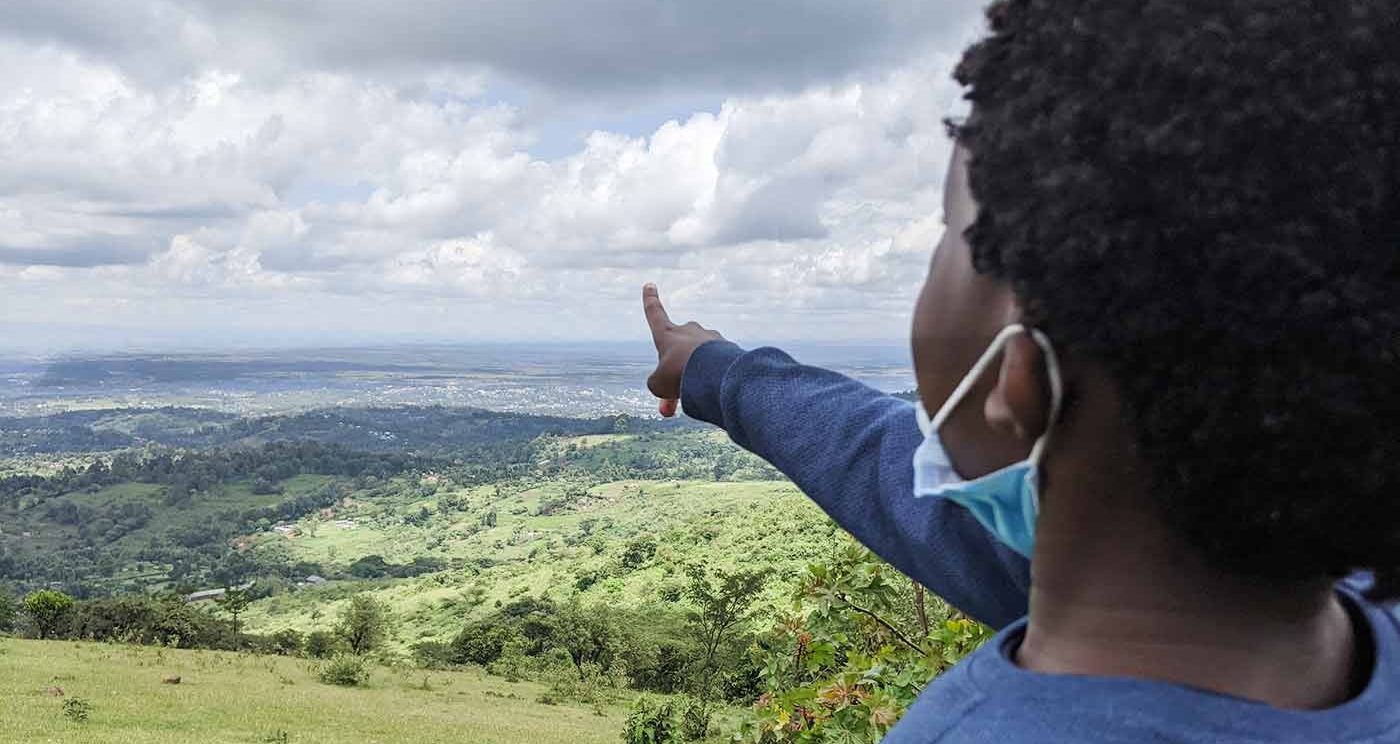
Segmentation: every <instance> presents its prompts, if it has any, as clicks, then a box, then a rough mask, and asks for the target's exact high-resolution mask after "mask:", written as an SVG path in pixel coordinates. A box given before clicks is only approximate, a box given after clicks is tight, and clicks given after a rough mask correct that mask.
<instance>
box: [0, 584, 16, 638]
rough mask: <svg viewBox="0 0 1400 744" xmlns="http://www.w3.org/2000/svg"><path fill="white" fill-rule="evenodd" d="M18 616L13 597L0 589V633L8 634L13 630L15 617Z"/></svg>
mask: <svg viewBox="0 0 1400 744" xmlns="http://www.w3.org/2000/svg"><path fill="white" fill-rule="evenodd" d="M18 614H19V609H18V608H17V607H16V606H15V599H14V597H11V596H10V594H9V592H6V591H5V590H4V589H0V633H9V632H10V631H12V630H14V629H15V616H16V615H18Z"/></svg>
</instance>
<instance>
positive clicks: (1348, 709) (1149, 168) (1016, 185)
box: [643, 0, 1400, 744]
mask: <svg viewBox="0 0 1400 744" xmlns="http://www.w3.org/2000/svg"><path fill="white" fill-rule="evenodd" d="M989 17H990V19H991V33H990V35H989V37H988V38H986V39H985V40H983V41H981V42H980V43H978V44H977V45H975V46H973V47H972V48H971V49H970V50H969V51H968V52H967V53H966V55H965V57H964V59H963V62H962V64H961V65H960V66H959V69H958V79H959V80H960V82H962V83H963V84H965V85H966V86H968V88H969V93H968V97H969V99H970V100H971V101H972V103H973V111H972V115H971V117H970V118H969V119H968V121H967V122H966V123H964V124H962V125H959V126H956V127H954V129H955V132H954V134H955V137H956V139H957V145H956V151H955V154H954V157H953V159H952V165H951V168H950V170H949V173H948V176H947V180H946V188H945V208H944V211H945V219H946V221H947V232H946V234H945V236H944V238H943V241H942V243H941V244H940V245H939V246H938V247H937V249H936V250H935V252H934V256H933V263H932V267H931V269H930V272H929V277H928V280H927V282H926V284H925V286H924V288H923V291H922V293H921V295H920V297H919V300H918V304H917V306H916V308H915V318H914V326H913V333H912V342H913V344H912V345H913V354H914V365H915V372H916V376H917V380H918V384H919V394H920V398H921V406H920V408H921V409H922V411H921V410H916V407H915V406H910V405H908V404H907V403H904V402H901V401H899V400H896V399H893V398H890V397H887V396H884V395H881V394H880V393H878V392H876V391H873V390H870V389H868V388H866V387H864V386H862V385H860V384H858V383H856V382H854V381H851V380H849V379H846V378H844V377H841V376H840V375H837V374H835V373H832V372H828V371H825V370H821V369H815V368H811V367H805V366H802V365H799V364H798V363H796V362H794V361H793V360H792V359H791V358H789V357H788V356H786V355H785V354H783V353H782V352H780V351H777V350H775V349H759V350H757V351H752V352H746V351H744V350H742V349H740V348H739V347H738V346H735V345H734V344H731V343H729V342H727V341H724V340H723V339H722V338H721V337H720V336H719V334H717V333H714V332H712V331H708V330H706V329H704V328H702V327H700V326H698V325H695V324H693V323H691V324H686V325H683V326H677V325H675V324H673V323H671V322H670V320H669V319H668V318H667V316H666V313H665V310H664V309H663V308H662V305H661V302H660V300H659V298H658V296H657V292H656V289H655V288H654V287H652V286H650V285H648V287H647V288H646V289H645V290H644V295H643V296H644V304H645V309H646V313H647V318H648V321H649V323H650V325H651V328H652V332H653V337H654V340H655V342H656V346H657V351H658V357H659V363H658V366H657V370H656V372H655V373H654V374H653V375H652V378H651V380H650V381H649V387H650V389H651V390H652V392H653V393H655V394H656V395H657V396H658V397H660V398H661V399H662V403H661V408H662V413H663V414H666V415H674V414H675V412H676V406H677V399H679V402H680V404H682V405H683V406H684V410H685V412H686V413H687V414H688V415H690V416H693V417H695V418H698V419H701V420H704V421H708V422H710V423H714V424H716V425H719V426H722V427H724V428H725V430H726V431H727V432H728V433H729V435H730V436H731V437H732V438H733V439H734V441H735V442H737V443H738V444H740V445H741V446H744V447H746V448H748V449H750V450H752V451H753V452H755V453H757V454H759V455H760V456H762V457H764V458H765V459H767V460H769V461H770V462H772V463H773V464H774V465H775V466H777V467H778V468H779V469H781V470H782V471H783V472H784V473H786V474H787V475H788V476H789V477H791V478H792V479H793V480H794V481H795V482H796V483H797V484H798V485H799V486H800V487H801V488H802V489H803V491H804V492H806V493H807V494H808V495H809V496H810V497H811V498H813V499H814V500H815V501H816V502H817V503H818V504H820V505H821V506H822V508H823V509H825V510H826V511H827V513H829V514H830V515H831V516H832V517H833V518H834V519H835V520H836V521H837V522H839V523H840V524H841V525H842V526H843V527H845V528H846V529H847V530H849V531H850V532H851V533H852V534H854V535H855V536H856V537H857V538H858V539H860V540H861V541H862V542H864V543H865V544H867V545H869V546H870V547H871V548H872V549H874V550H875V551H876V552H877V553H879V554H880V555H881V556H882V557H884V558H885V559H886V560H888V561H890V562H891V563H892V564H894V565H895V566H896V567H898V568H899V569H900V570H902V571H904V572H905V573H907V574H908V575H910V576H912V577H913V578H915V579H917V580H918V581H920V582H921V583H923V584H924V585H926V586H928V587H929V588H930V589H932V590H933V591H935V592H937V593H939V594H940V595H942V596H943V597H945V598H946V599H948V600H949V601H950V602H951V603H952V604H954V605H955V606H957V607H959V608H961V609H963V610H964V611H965V612H967V613H968V614H970V615H972V616H973V617H976V618H977V619H979V620H982V621H983V622H986V623H989V624H991V625H993V626H994V627H997V628H999V629H1000V630H1001V632H1000V633H999V635H998V636H997V637H996V639H995V640H994V641H992V642H990V643H988V644H987V645H986V646H984V647H983V648H982V649H980V650H979V651H977V652H975V653H974V654H972V655H971V656H970V657H969V658H967V659H966V660H964V662H963V663H962V664H960V665H958V666H957V667H956V668H954V669H953V670H951V671H949V672H948V673H946V674H945V675H943V676H942V677H940V678H938V679H936V680H934V681H933V682H932V683H931V684H930V685H929V687H928V688H927V690H926V691H925V693H924V694H923V695H922V696H921V698H920V699H919V700H918V701H917V702H916V703H915V704H914V705H913V706H912V707H911V708H910V710H909V711H908V713H907V714H906V716H905V718H904V720H903V721H901V722H900V724H899V725H898V726H896V728H895V729H894V730H893V731H892V732H891V733H890V735H889V737H888V738H887V741H890V742H935V741H937V742H997V743H998V744H1011V743H1013V742H1030V741H1035V742H1110V741H1112V742H1140V741H1180V742H1263V741H1280V742H1334V741H1335V742H1400V617H1397V615H1396V613H1395V612H1394V610H1393V608H1392V607H1391V605H1390V604H1389V602H1391V601H1393V600H1394V599H1396V598H1397V597H1400V386H1397V384H1396V380H1397V379H1400V106H1398V105H1397V104H1400V6H1397V5H1396V4H1395V3H1394V2H1393V0H1175V1H1174V2H1166V1H1164V0H1126V1H1125V0H1073V1H1067V0H1009V1H1004V2H998V3H996V4H994V5H993V6H992V8H991V10H990V11H989ZM923 411H927V412H928V413H932V414H934V415H932V416H929V415H926V414H924V413H923ZM935 412H936V413H935Z"/></svg>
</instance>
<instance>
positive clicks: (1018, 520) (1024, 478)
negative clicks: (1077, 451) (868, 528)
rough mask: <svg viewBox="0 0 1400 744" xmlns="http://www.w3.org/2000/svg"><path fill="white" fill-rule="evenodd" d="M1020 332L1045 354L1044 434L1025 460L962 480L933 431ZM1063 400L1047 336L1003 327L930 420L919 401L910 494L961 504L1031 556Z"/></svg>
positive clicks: (1020, 327) (1056, 363) (1022, 328)
mask: <svg viewBox="0 0 1400 744" xmlns="http://www.w3.org/2000/svg"><path fill="white" fill-rule="evenodd" d="M1022 333H1029V334H1030V337H1031V338H1032V339H1033V340H1034V341H1035V343H1036V345H1038V346H1039V347H1040V348H1041V350H1042V351H1043V352H1044V353H1045V371H1046V373H1047V374H1048V375H1049V377H1050V420H1049V422H1048V423H1047V424H1046V427H1045V433H1044V434H1042V435H1041V436H1040V439H1038V440H1037V441H1036V443H1035V446H1034V447H1032V448H1031V454H1030V457H1029V458H1027V459H1025V460H1023V461H1021V462H1018V463H1015V464H1013V465H1008V466H1007V467H1005V468H1002V469H1001V470H998V471H996V472H995V473H991V474H989V475H985V476H982V477H981V478H977V479H975V480H970V481H969V480H963V479H962V478H961V477H960V476H959V475H958V473H957V471H955V470H954V469H953V463H952V461H951V460H950V459H949V458H948V451H947V450H945V449H944V448H943V442H942V440H940V439H939V437H938V431H939V429H942V428H943V424H944V423H945V422H947V420H948V417H949V416H951V415H952V413H953V411H954V410H956V409H957V407H958V404H960V403H962V401H963V398H966V397H967V394H968V393H969V392H970V391H971V390H972V388H973V387H975V386H976V385H977V381H978V380H980V379H982V375H983V374H984V373H985V372H986V371H987V369H988V368H989V367H991V366H992V364H993V363H994V362H996V361H997V360H998V359H999V358H1000V357H1001V352H1002V349H1004V348H1006V344H1007V343H1008V342H1010V341H1011V339H1012V338H1014V337H1015V336H1017V335H1019V334H1022ZM1063 398H1064V383H1063V381H1062V380H1061V378H1060V363H1059V359H1058V358H1056V356H1055V347H1054V346H1052V345H1051V343H1050V339H1049V338H1047V337H1046V336H1045V334H1043V333H1041V332H1040V331H1037V330H1034V329H1028V328H1026V327H1025V326H1023V325H1019V324H1017V325H1011V326H1007V327H1006V328H1004V329H1002V331H1001V333H999V334H997V337H996V339H995V340H993V341H992V345H991V346H989V347H987V351H986V352H984V353H983V354H982V358H981V359H978V360H977V364H975V365H973V367H972V370H971V371H969V372H968V373H967V376H966V377H964V378H963V380H962V382H960V383H958V387H957V388H956V389H954V390H953V394H952V395H950V396H948V400H947V401H946V402H944V404H943V407H942V408H941V409H939V411H938V413H937V414H935V415H934V417H933V418H932V419H930V418H929V417H928V412H927V411H925V410H924V407H923V404H922V403H920V404H919V428H920V429H922V430H923V432H924V441H923V444H920V445H919V448H918V449H917V450H915V451H914V495H915V496H919V497H925V496H927V497H941V498H945V499H950V500H952V501H953V502H955V503H957V504H960V505H962V506H963V507H965V508H966V509H967V510H968V511H970V512H972V515H973V516H974V517H976V518H977V521H978V522H981V523H982V526H984V527H986V528H987V529H988V530H990V531H991V533H992V534H993V535H996V537H997V539H998V540H1000V541H1002V542H1003V543H1005V544H1006V545H1007V546H1008V547H1010V548H1011V549H1012V550H1015V551H1016V552H1018V553H1020V554H1021V555H1024V556H1026V557H1027V558H1029V557H1031V552H1032V550H1033V549H1034V547H1035V522H1036V518H1037V517H1038V516H1039V515H1040V493H1039V488H1038V485H1037V481H1038V480H1039V479H1040V461H1041V459H1042V458H1043V457H1044V456H1045V448H1046V447H1047V446H1048V445H1049V443H1050V430H1051V428H1052V427H1054V425H1055V422H1056V421H1057V420H1058V419H1059V415H1060V403H1061V402H1062V400H1063Z"/></svg>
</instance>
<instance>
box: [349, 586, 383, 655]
mask: <svg viewBox="0 0 1400 744" xmlns="http://www.w3.org/2000/svg"><path fill="white" fill-rule="evenodd" d="M389 623H390V615H389V608H388V606H387V605H385V604H384V603H383V602H381V601H379V600H377V599H375V598H374V597H371V596H369V595H368V594H356V595H355V596H353V597H351V598H350V603H349V604H348V605H346V607H345V609H343V610H341V612H340V623H339V624H338V625H336V633H337V634H338V635H339V636H340V638H341V639H342V640H344V641H345V645H346V646H348V647H349V648H350V652H351V653H353V654H367V653H369V652H371V651H374V650H375V649H377V648H379V647H380V646H381V645H383V643H384V639H385V637H387V636H388V634H389Z"/></svg>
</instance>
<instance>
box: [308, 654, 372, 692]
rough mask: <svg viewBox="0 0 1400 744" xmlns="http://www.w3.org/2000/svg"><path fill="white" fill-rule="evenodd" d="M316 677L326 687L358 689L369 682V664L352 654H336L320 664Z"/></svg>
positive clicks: (362, 658)
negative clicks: (326, 685)
mask: <svg viewBox="0 0 1400 744" xmlns="http://www.w3.org/2000/svg"><path fill="white" fill-rule="evenodd" d="M316 676H317V677H319V678H320V680H321V681H322V682H324V683H326V684H328V685H337V686H339V687H359V686H361V685H364V684H367V683H368V682H369V662H368V661H367V660H366V659H365V658H364V657H362V656H355V655H354V654H336V655H335V656H333V657H331V658H330V660H329V661H326V662H324V663H322V664H321V668H320V669H319V670H317V673H316Z"/></svg>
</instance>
